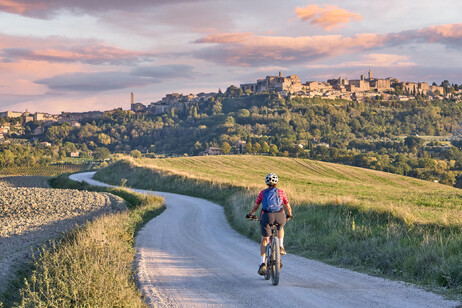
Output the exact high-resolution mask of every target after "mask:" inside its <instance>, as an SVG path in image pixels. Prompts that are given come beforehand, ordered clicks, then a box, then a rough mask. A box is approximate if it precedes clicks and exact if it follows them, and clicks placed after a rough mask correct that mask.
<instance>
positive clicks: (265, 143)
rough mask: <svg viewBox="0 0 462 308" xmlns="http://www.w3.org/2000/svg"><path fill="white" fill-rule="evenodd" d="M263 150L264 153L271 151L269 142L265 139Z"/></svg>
mask: <svg viewBox="0 0 462 308" xmlns="http://www.w3.org/2000/svg"><path fill="white" fill-rule="evenodd" d="M261 151H262V153H268V152H269V151H270V147H269V145H268V142H266V141H263V143H262V145H261Z"/></svg>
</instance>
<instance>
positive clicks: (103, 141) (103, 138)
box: [98, 133, 111, 145]
mask: <svg viewBox="0 0 462 308" xmlns="http://www.w3.org/2000/svg"><path fill="white" fill-rule="evenodd" d="M98 142H99V143H101V144H104V145H108V144H111V137H109V136H108V135H106V134H104V133H101V134H99V135H98Z"/></svg>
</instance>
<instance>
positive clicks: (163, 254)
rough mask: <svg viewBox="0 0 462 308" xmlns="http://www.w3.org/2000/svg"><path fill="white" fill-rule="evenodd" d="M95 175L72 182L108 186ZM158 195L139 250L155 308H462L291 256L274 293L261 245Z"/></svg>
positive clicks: (144, 287)
mask: <svg viewBox="0 0 462 308" xmlns="http://www.w3.org/2000/svg"><path fill="white" fill-rule="evenodd" d="M93 174H94V172H87V173H81V174H75V175H72V176H71V179H73V180H78V181H83V180H85V181H86V182H88V183H90V184H93V185H105V186H107V184H104V183H101V182H98V181H95V180H92V179H91V177H92V176H93ZM134 191H137V192H141V193H146V194H153V193H155V192H151V191H144V190H138V189H134ZM156 194H159V195H160V196H163V197H165V201H166V206H167V209H166V210H165V211H164V212H163V213H162V214H161V215H160V216H158V217H157V218H155V219H153V220H151V221H150V222H148V223H147V224H146V225H145V226H144V228H143V229H142V230H141V231H140V232H139V233H138V236H137V238H136V243H135V245H136V251H137V265H138V279H139V283H140V288H141V291H142V293H143V295H144V296H145V298H146V301H147V302H148V303H149V304H150V305H152V306H155V307H204V306H227V307H336V308H337V307H355V308H356V307H374V308H375V307H416V308H422V307H456V306H457V305H459V304H460V303H457V302H455V301H447V300H444V299H443V298H442V297H441V296H438V295H435V294H433V293H430V292H425V291H423V290H421V289H418V288H416V287H414V286H412V285H409V284H405V283H402V282H396V281H389V280H385V279H382V278H377V277H371V276H368V275H365V274H360V273H356V272H353V271H350V270H345V269H340V268H336V267H333V266H329V265H326V264H323V263H321V262H317V261H312V260H308V259H305V258H302V257H298V256H295V255H292V254H287V255H286V256H284V257H283V259H282V260H283V263H284V267H283V269H282V271H281V280H280V283H279V285H278V286H277V287H274V286H273V285H271V283H270V282H269V281H266V280H264V279H263V278H262V277H261V276H259V275H257V268H258V263H259V249H258V247H259V246H258V244H257V243H255V242H253V241H251V240H249V239H247V238H245V237H244V236H242V235H240V234H238V233H237V232H235V231H234V230H233V229H231V227H230V226H229V224H228V223H227V221H226V218H225V215H224V212H223V208H222V207H220V206H218V205H216V204H214V203H211V202H209V201H206V200H203V199H198V198H193V197H188V196H183V195H177V194H171V193H156ZM249 223H251V222H249ZM254 223H255V222H254Z"/></svg>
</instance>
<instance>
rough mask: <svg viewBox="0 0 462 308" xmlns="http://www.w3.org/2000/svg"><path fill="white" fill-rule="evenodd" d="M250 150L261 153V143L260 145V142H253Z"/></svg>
mask: <svg viewBox="0 0 462 308" xmlns="http://www.w3.org/2000/svg"><path fill="white" fill-rule="evenodd" d="M252 151H253V152H254V153H261V145H260V143H258V142H255V143H254V145H253V147H252Z"/></svg>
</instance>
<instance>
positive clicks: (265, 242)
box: [260, 236, 269, 263]
mask: <svg viewBox="0 0 462 308" xmlns="http://www.w3.org/2000/svg"><path fill="white" fill-rule="evenodd" d="M268 239H269V238H268V237H264V236H262V237H261V243H260V254H261V256H262V257H265V256H266V245H268ZM262 263H264V261H263V262H262Z"/></svg>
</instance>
